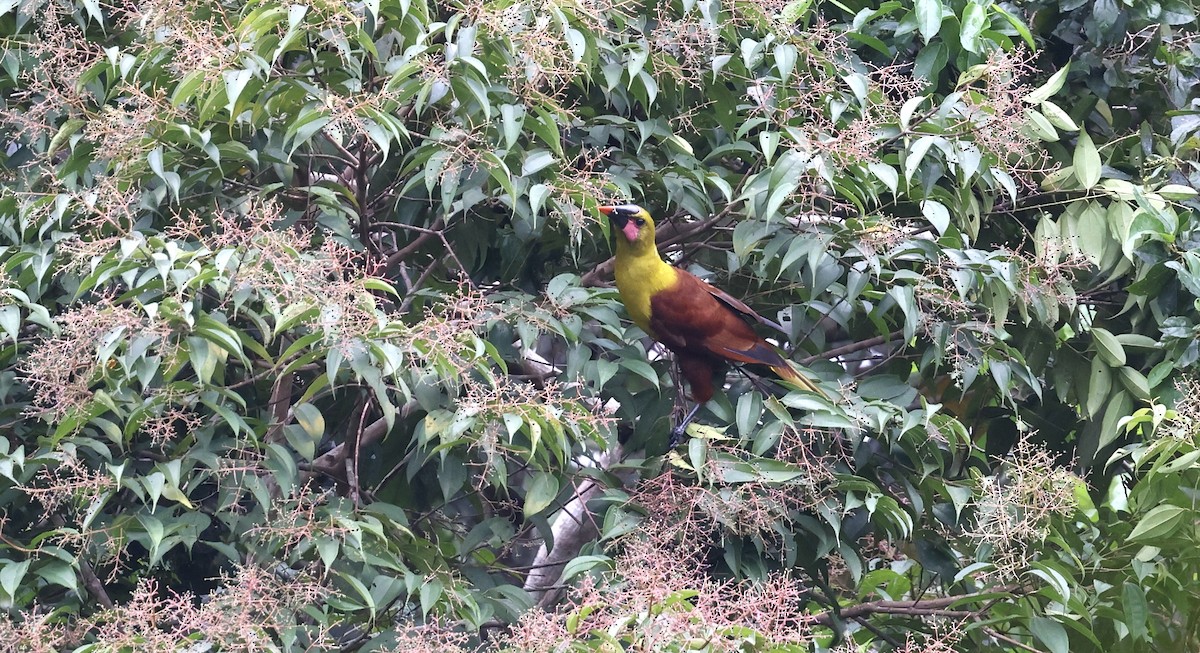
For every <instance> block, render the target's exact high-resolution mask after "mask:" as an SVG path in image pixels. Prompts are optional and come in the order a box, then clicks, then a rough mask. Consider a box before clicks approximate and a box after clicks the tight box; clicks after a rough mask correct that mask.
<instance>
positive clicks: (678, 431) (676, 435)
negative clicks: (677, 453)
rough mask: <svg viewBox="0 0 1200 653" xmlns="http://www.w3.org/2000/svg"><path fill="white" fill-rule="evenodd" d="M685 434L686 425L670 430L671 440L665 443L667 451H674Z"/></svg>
mask: <svg viewBox="0 0 1200 653" xmlns="http://www.w3.org/2000/svg"><path fill="white" fill-rule="evenodd" d="M686 434H687V424H680V425H679V426H676V427H675V428H673V429H671V439H670V440H669V441H668V442H667V451H670V450H672V449H674V448H675V447H676V446H678V445H679V443H680V442H682V441H683V436H684V435H686Z"/></svg>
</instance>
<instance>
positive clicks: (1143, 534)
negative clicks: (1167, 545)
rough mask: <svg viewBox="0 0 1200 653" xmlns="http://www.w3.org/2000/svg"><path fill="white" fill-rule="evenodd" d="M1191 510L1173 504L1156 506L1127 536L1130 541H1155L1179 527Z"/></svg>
mask: <svg viewBox="0 0 1200 653" xmlns="http://www.w3.org/2000/svg"><path fill="white" fill-rule="evenodd" d="M1190 512H1191V511H1189V510H1187V509H1186V508H1180V507H1179V506H1174V505H1171V504H1165V505H1161V506H1156V507H1154V508H1153V509H1151V510H1150V512H1147V513H1146V514H1145V516H1143V517H1142V518H1141V519H1140V520H1138V523H1137V526H1134V527H1133V531H1132V532H1130V533H1129V537H1127V538H1126V541H1128V542H1137V541H1154V540H1159V539H1161V538H1164V537H1166V536H1168V535H1170V534H1171V533H1174V532H1175V529H1176V528H1178V527H1179V525H1180V523H1182V522H1183V520H1184V518H1185V517H1187V516H1188V515H1189V514H1190Z"/></svg>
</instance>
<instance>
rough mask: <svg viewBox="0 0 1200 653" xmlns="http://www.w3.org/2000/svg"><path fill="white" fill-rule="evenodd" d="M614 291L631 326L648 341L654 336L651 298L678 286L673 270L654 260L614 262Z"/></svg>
mask: <svg viewBox="0 0 1200 653" xmlns="http://www.w3.org/2000/svg"><path fill="white" fill-rule="evenodd" d="M616 277H617V291H618V292H620V293H621V301H622V302H624V304H625V310H626V312H628V313H629V317H630V318H631V319H632V320H633V323H634V324H636V325H638V326H639V327H641V329H642V331H645V332H646V333H648V334H649V335H650V336H651V337H654V338H657V335H656V334H655V333H654V332H653V331H651V329H650V298H651V297H653V296H654V295H656V294H657V293H660V292H663V291H669V290H670V289H671V288H673V287H675V285H676V284H677V282H678V273H677V271H676V270H675V268H673V267H671V266H670V265H667V264H666V263H664V262H663V261H662V259H659V258H658V257H654V260H640V259H639V258H638V257H635V258H633V259H631V260H626V261H621V260H620V259H618V260H617V265H616Z"/></svg>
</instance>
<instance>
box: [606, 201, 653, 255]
mask: <svg viewBox="0 0 1200 653" xmlns="http://www.w3.org/2000/svg"><path fill="white" fill-rule="evenodd" d="M600 212H601V213H603V214H604V215H607V216H608V220H609V222H610V223H611V224H612V226H613V230H614V231H615V232H616V234H617V235H616V241H617V251H618V252H621V251H622V250H626V249H629V250H632V251H633V252H634V253H642V252H644V251H646V250H649V251H655V249H654V218H651V217H650V214H649V213H648V212H647V211H646V209H643V208H642V207H640V206H638V205H637V204H618V205H616V206H601V207H600Z"/></svg>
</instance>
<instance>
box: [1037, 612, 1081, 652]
mask: <svg viewBox="0 0 1200 653" xmlns="http://www.w3.org/2000/svg"><path fill="white" fill-rule="evenodd" d="M1029 630H1030V632H1032V633H1033V634H1034V636H1035V637H1037V638H1038V639H1040V640H1041V641H1042V643H1043V644H1045V645H1046V649H1047V650H1048V651H1049V652H1050V653H1070V651H1071V639H1070V638H1069V637H1067V629H1066V628H1063V625H1062V624H1060V623H1058V622H1057V621H1054V620H1053V619H1050V618H1049V617H1033V618H1032V619H1030V620H1029Z"/></svg>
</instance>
